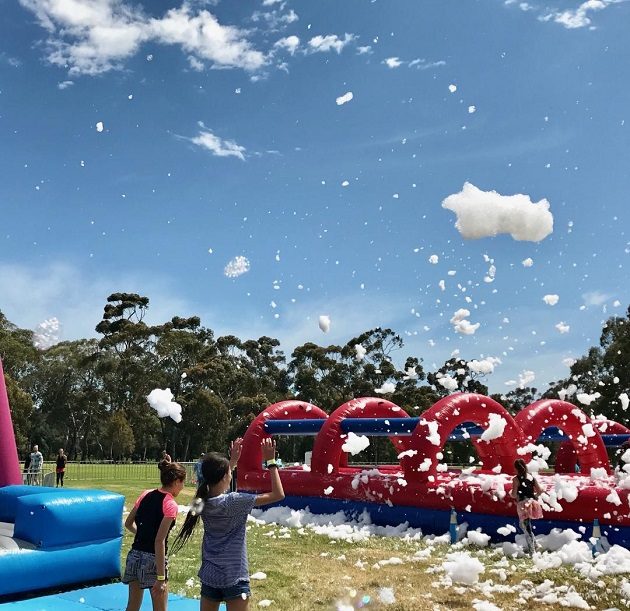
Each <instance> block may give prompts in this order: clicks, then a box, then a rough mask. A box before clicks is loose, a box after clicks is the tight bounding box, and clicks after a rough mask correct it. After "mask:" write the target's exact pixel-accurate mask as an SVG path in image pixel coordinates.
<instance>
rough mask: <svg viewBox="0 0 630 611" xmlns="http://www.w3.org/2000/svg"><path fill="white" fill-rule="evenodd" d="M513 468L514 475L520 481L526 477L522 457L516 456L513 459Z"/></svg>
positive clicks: (525, 467)
mask: <svg viewBox="0 0 630 611" xmlns="http://www.w3.org/2000/svg"><path fill="white" fill-rule="evenodd" d="M514 468H515V469H516V476H517V477H518V479H520V480H521V481H525V480H526V479H527V475H528V473H527V464H526V463H525V461H524V460H523V459H522V458H517V459H516V460H515V461H514Z"/></svg>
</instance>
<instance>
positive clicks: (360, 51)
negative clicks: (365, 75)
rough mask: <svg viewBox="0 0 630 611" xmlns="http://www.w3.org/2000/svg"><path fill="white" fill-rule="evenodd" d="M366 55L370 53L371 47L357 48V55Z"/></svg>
mask: <svg viewBox="0 0 630 611" xmlns="http://www.w3.org/2000/svg"><path fill="white" fill-rule="evenodd" d="M368 53H372V47H371V46H370V45H366V46H364V47H357V55H366V54H368Z"/></svg>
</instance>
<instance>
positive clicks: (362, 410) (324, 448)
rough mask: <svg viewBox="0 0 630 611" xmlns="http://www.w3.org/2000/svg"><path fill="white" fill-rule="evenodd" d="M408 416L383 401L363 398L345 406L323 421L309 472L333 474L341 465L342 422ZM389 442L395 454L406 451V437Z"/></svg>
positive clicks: (388, 402)
mask: <svg viewBox="0 0 630 611" xmlns="http://www.w3.org/2000/svg"><path fill="white" fill-rule="evenodd" d="M408 417H409V414H407V412H406V411H405V410H404V409H402V408H400V407H398V406H397V405H396V404H394V403H391V402H390V401H386V400H384V399H375V398H372V397H362V398H359V399H352V400H351V401H348V402H347V403H344V404H343V405H341V406H340V407H338V408H337V409H336V410H335V411H334V412H333V413H332V414H331V415H330V417H329V418H328V419H327V420H326V422H324V425H323V426H322V428H321V430H320V432H319V434H318V435H317V437H316V438H315V444H314V445H313V458H312V461H311V470H312V471H313V472H314V473H319V474H326V473H336V472H337V471H338V470H339V467H340V466H344V464H343V462H341V460H342V458H343V457H344V456H346V455H345V454H344V453H343V452H342V446H343V444H344V443H345V437H346V435H345V434H343V433H342V431H341V422H342V420H344V419H346V418H408ZM389 439H390V441H391V442H392V444H393V445H394V448H395V449H396V454H400V453H401V452H403V451H405V450H406V449H407V445H408V438H406V437H397V436H391V437H390V438H389ZM404 461H405V459H404V458H403V460H402V462H404ZM329 465H332V471H330V467H329Z"/></svg>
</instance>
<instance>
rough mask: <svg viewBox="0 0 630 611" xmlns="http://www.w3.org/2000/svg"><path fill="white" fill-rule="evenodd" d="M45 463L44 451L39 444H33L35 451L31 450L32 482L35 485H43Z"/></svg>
mask: <svg viewBox="0 0 630 611" xmlns="http://www.w3.org/2000/svg"><path fill="white" fill-rule="evenodd" d="M43 465H44V457H43V456H42V453H41V452H40V451H39V447H38V446H37V445H34V446H33V451H32V452H31V467H30V472H31V484H32V485H33V486H41V483H42V467H43Z"/></svg>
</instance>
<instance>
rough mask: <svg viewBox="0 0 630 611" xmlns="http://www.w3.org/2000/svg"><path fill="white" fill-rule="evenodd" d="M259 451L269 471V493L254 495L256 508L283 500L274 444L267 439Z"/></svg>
mask: <svg viewBox="0 0 630 611" xmlns="http://www.w3.org/2000/svg"><path fill="white" fill-rule="evenodd" d="M261 449H262V457H263V460H264V461H265V463H266V464H267V468H268V469H269V476H270V479H271V492H265V493H263V494H258V495H256V501H255V502H254V506H256V507H260V506H261V505H269V504H271V503H277V502H278V501H281V500H282V499H284V488H283V487H282V480H281V479H280V474H279V473H278V465H277V464H276V442H275V441H274V440H273V439H269V438H267V439H263V441H262V443H261Z"/></svg>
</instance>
